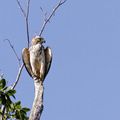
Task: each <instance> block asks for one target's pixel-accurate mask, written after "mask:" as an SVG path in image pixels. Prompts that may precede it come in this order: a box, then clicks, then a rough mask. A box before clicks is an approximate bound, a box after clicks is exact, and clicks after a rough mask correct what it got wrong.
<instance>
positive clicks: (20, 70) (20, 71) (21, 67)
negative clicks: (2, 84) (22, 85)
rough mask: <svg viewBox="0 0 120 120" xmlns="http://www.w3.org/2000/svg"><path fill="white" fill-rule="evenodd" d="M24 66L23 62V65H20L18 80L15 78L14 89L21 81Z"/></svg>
mask: <svg viewBox="0 0 120 120" xmlns="http://www.w3.org/2000/svg"><path fill="white" fill-rule="evenodd" d="M23 68H24V64H22V65H21V66H20V67H19V70H18V74H17V77H16V80H15V82H14V84H13V85H12V89H15V87H16V85H17V84H18V81H19V79H20V76H21V73H22V70H23Z"/></svg>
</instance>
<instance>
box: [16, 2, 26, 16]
mask: <svg viewBox="0 0 120 120" xmlns="http://www.w3.org/2000/svg"><path fill="white" fill-rule="evenodd" d="M16 1H17V4H18V6H19V8H20V10H21V12H22V14H23V16H24V17H25V18H26V13H25V11H24V9H23V8H22V6H21V4H20V2H19V0H16Z"/></svg>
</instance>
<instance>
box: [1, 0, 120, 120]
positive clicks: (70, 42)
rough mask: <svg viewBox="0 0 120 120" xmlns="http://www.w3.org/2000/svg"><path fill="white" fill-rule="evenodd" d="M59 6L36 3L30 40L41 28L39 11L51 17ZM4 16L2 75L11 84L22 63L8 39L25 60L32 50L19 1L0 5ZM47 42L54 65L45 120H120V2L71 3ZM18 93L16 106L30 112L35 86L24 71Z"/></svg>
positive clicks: (47, 32)
mask: <svg viewBox="0 0 120 120" xmlns="http://www.w3.org/2000/svg"><path fill="white" fill-rule="evenodd" d="M21 1H22V0H21ZM57 1H58V0H53V1H52V2H50V1H49V0H44V1H41V0H36V1H35V0H31V6H30V9H31V10H30V38H32V37H33V36H34V35H36V34H37V33H38V32H39V30H40V26H41V24H42V20H43V16H44V15H43V13H42V12H41V11H40V6H42V8H43V9H44V12H46V11H47V12H48V13H49V12H50V11H51V10H52V8H53V6H54V5H55V4H56V3H57ZM23 6H24V3H23ZM24 7H25V6H24ZM0 16H1V17H0V18H1V19H0V56H1V58H0V70H1V71H2V72H3V73H4V76H5V78H6V79H7V80H8V84H12V83H13V82H14V81H15V78H16V75H17V72H18V62H17V60H16V57H15V55H14V53H13V51H12V50H11V48H10V47H9V45H8V43H7V42H3V39H6V38H8V39H10V40H11V42H12V44H13V45H14V47H15V49H16V51H17V53H18V55H19V56H21V51H22V49H23V48H24V47H26V46H27V41H26V31H25V22H24V18H23V16H22V14H21V12H20V10H19V8H18V6H17V4H16V1H15V0H14V1H8V0H4V1H3V0H2V1H1V2H0ZM43 37H44V38H45V40H46V44H45V46H50V47H51V48H52V51H53V62H52V67H51V70H50V72H49V74H48V76H47V78H46V80H45V82H44V86H45V93H44V112H43V114H42V120H46V119H49V120H61V119H62V120H119V119H120V87H119V86H120V47H119V46H120V1H119V0H84V1H83V0H76V1H73V0H68V1H67V2H66V3H65V4H64V5H63V6H61V8H60V9H59V10H58V11H57V12H56V14H55V17H53V18H52V19H51V22H50V24H48V25H47V27H46V29H45V31H44V34H43ZM16 90H17V100H21V101H22V104H23V106H27V107H31V106H32V101H33V98H34V85H33V81H32V79H31V78H30V77H29V75H28V74H27V72H26V70H25V69H24V70H23V72H22V75H21V79H20V81H19V84H18V85H17V87H16Z"/></svg>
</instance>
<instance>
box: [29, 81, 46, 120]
mask: <svg viewBox="0 0 120 120" xmlns="http://www.w3.org/2000/svg"><path fill="white" fill-rule="evenodd" d="M34 86H35V97H34V101H33V106H32V110H31V113H30V117H29V120H40V117H41V114H42V111H43V93H44V87H43V83H42V81H41V80H37V79H36V80H34Z"/></svg>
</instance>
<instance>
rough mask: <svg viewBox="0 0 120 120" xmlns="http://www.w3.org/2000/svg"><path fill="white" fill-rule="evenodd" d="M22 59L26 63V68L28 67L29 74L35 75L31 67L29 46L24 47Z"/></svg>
mask: <svg viewBox="0 0 120 120" xmlns="http://www.w3.org/2000/svg"><path fill="white" fill-rule="evenodd" d="M22 60H23V63H24V65H25V68H26V70H27V72H28V73H29V75H30V76H31V77H33V76H34V74H33V72H32V68H31V65H30V53H29V50H28V48H23V50H22Z"/></svg>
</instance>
